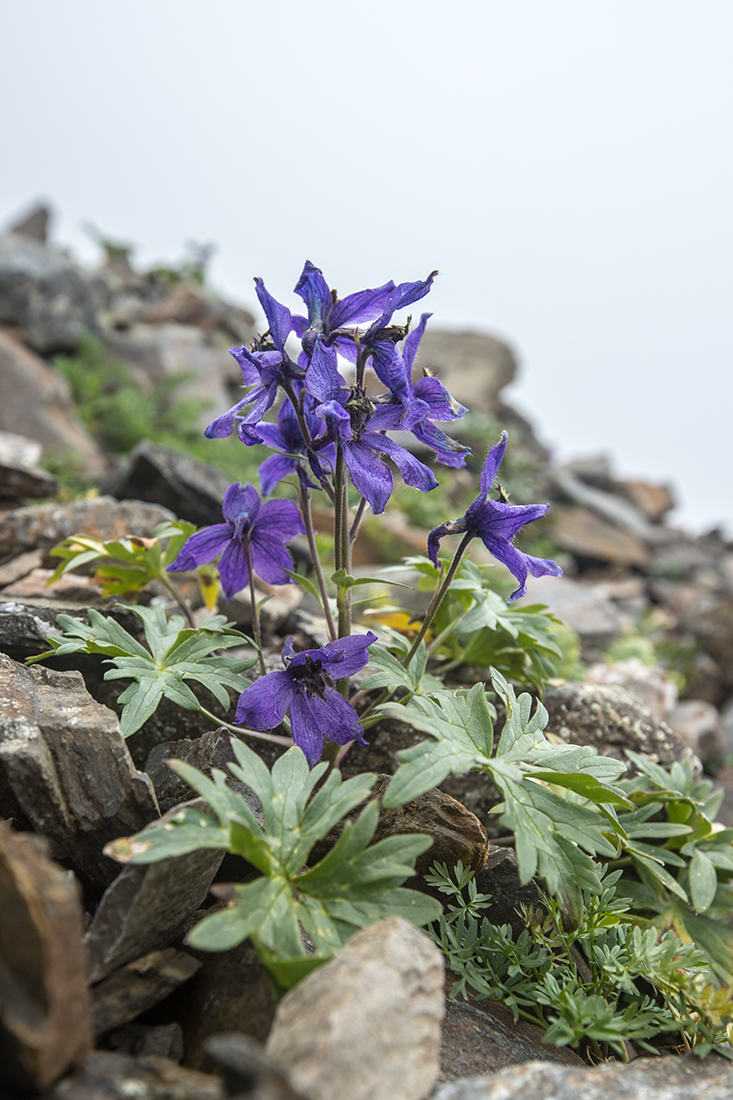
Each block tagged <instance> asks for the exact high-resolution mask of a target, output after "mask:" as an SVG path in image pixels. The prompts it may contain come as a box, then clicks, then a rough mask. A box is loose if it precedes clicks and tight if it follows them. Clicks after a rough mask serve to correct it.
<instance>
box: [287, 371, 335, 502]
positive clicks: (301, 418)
mask: <svg viewBox="0 0 733 1100" xmlns="http://www.w3.org/2000/svg"><path fill="white" fill-rule="evenodd" d="M283 389H284V390H285V393H286V395H287V397H288V398H289V399H290V404H291V405H292V406H293V408H294V409H295V415H296V416H297V418H298V427H299V428H300V434H301V435H302V436H303V440H304V442H305V448H306V451H307V452H308V456H309V457H310V458H312V459H314V462H317V458H318V456H317V455H316V452H315V451H314V450H313V446H312V442H311V437H310V432H309V431H308V425H307V423H306V420H305V414H304V412H303V406H302V405H301V404H300V402H299V401H298V395H297V394H296V392H295V390H294V389H293V385H292V382H286V383H283ZM317 468H318V467H317V465H316V469H317ZM314 472H315V471H314ZM318 480H319V481H320V483H321V488H322V489H323V491H324V493H325V494H326V496H327V497H328V498H329V500H330V501H331V503H332V504H333V502H334V492H333V489H332V488H331V486H330V485H329V484H328V481H327V480H326V479H325V478H323V479H321V478H320V477H319V478H318Z"/></svg>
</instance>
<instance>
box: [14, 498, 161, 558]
mask: <svg viewBox="0 0 733 1100" xmlns="http://www.w3.org/2000/svg"><path fill="white" fill-rule="evenodd" d="M170 519H175V516H174V515H173V514H172V512H169V511H168V509H167V508H161V507H160V506H159V505H153V504H144V503H141V502H140V501H135V500H114V499H113V498H112V497H104V496H102V497H95V498H94V499H92V500H76V501H73V502H71V503H69V504H58V503H53V504H35V505H28V506H27V507H25V508H14V509H13V510H12V511H11V512H6V513H5V514H4V515H0V564H2V563H4V562H6V561H8V560H11V559H12V558H15V557H16V556H17V555H18V554H21V553H24V552H25V551H29V550H40V551H41V552H42V554H43V562H42V564H43V565H44V566H46V567H48V566H50V567H51V568H52V569H53V568H55V567H56V566H57V565H58V558H54V557H51V556H50V554H49V551H50V550H52V549H53V547H54V546H56V545H57V544H58V543H60V542H63V540H64V539H68V538H69V537H70V536H71V535H87V536H89V537H90V538H97V539H102V540H104V541H107V540H110V539H121V538H125V536H127V535H137V536H138V537H139V538H150V537H151V536H152V534H153V531H154V530H155V528H156V527H157V526H158V524H159V523H164V522H166V521H167V520H170Z"/></svg>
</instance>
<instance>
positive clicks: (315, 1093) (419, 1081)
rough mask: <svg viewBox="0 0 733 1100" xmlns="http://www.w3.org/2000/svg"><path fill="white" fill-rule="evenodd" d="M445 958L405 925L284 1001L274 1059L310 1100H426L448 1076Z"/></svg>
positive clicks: (372, 936)
mask: <svg viewBox="0 0 733 1100" xmlns="http://www.w3.org/2000/svg"><path fill="white" fill-rule="evenodd" d="M443 984H444V974H443V957H442V955H441V953H440V952H439V950H438V948H437V947H436V946H435V944H434V943H433V942H432V941H431V940H430V939H428V937H427V936H426V935H425V934H424V933H423V932H420V931H419V930H418V929H416V928H414V927H413V926H412V925H411V924H408V923H407V921H404V920H402V919H401V918H399V917H393V918H391V919H390V920H386V921H381V922H380V923H378V924H374V925H372V926H371V927H370V928H367V929H365V930H364V931H362V932H358V933H357V934H356V935H355V936H353V937H352V939H350V940H349V941H348V943H347V944H346V946H345V947H344V948H343V949H342V950H341V952H340V953H339V955H338V956H337V957H336V958H335V959H333V960H331V961H330V962H328V963H326V964H324V965H323V966H321V967H319V968H318V969H317V970H314V971H312V972H311V973H310V974H309V975H308V976H307V977H306V978H304V979H303V981H301V982H300V983H299V984H298V985H297V986H296V987H295V988H294V989H291V990H290V991H289V992H288V993H286V994H285V996H284V997H283V999H282V1000H281V1001H280V1003H279V1005H278V1008H277V1013H276V1016H275V1023H274V1025H273V1028H272V1031H271V1032H270V1036H269V1038H268V1040H267V1045H266V1048H265V1049H266V1053H267V1055H268V1056H269V1057H270V1058H272V1059H273V1061H274V1062H276V1063H277V1064H278V1065H279V1066H280V1067H281V1068H282V1069H283V1070H284V1071H285V1072H286V1073H287V1074H288V1076H289V1078H290V1080H291V1082H292V1084H293V1085H294V1087H295V1088H296V1089H299V1090H300V1091H301V1092H303V1093H304V1094H305V1095H306V1096H309V1097H310V1098H311V1100H343V1097H347V1096H348V1097H349V1100H362V1098H363V1100H374V1098H375V1097H379V1098H380V1100H423V1098H424V1097H425V1096H426V1095H427V1093H428V1092H429V1091H430V1089H431V1087H432V1086H433V1084H434V1083H435V1080H436V1078H437V1076H438V1071H439V1057H440V1024H441V1020H442V1018H443V1014H444V1011H445V1005H444V994H443Z"/></svg>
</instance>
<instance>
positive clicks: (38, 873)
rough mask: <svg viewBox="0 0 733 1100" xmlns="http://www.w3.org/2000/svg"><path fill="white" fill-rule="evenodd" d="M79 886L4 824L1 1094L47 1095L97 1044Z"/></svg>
mask: <svg viewBox="0 0 733 1100" xmlns="http://www.w3.org/2000/svg"><path fill="white" fill-rule="evenodd" d="M83 928H84V923H83V914H82V908H81V902H80V899H79V892H78V889H77V884H76V882H75V881H74V880H73V878H71V877H70V876H69V875H68V874H67V873H66V872H65V871H64V870H63V869H62V868H61V867H59V866H57V865H56V864H54V863H52V862H51V860H49V859H48V857H47V856H46V854H45V846H44V844H43V842H42V841H41V840H40V839H39V838H38V837H34V836H30V835H28V834H24V833H14V832H13V831H12V830H11V829H10V827H9V826H8V825H5V824H2V823H0V930H1V934H0V1035H1V1039H0V1045H1V1046H2V1057H1V1058H0V1091H2V1094H3V1095H8V1093H7V1092H6V1091H5V1090H6V1089H8V1090H10V1089H11V1088H21V1089H44V1088H48V1086H49V1085H51V1084H53V1082H54V1081H55V1080H56V1079H57V1078H58V1077H60V1076H61V1074H62V1073H64V1072H66V1071H67V1070H68V1069H70V1068H71V1067H72V1066H74V1065H78V1064H79V1063H80V1062H81V1061H82V1059H83V1058H84V1057H85V1055H86V1054H87V1052H88V1050H89V1049H90V1048H91V1045H92V1032H91V1026H90V1002H89V994H88V990H87V979H86V953H85V951H84V946H83V943H82V932H83Z"/></svg>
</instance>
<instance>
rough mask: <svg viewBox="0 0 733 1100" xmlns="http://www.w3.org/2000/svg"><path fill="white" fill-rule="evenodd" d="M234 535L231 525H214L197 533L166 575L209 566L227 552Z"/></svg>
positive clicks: (186, 542)
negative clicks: (209, 563)
mask: <svg viewBox="0 0 733 1100" xmlns="http://www.w3.org/2000/svg"><path fill="white" fill-rule="evenodd" d="M232 535H233V529H232V526H231V524H229V523H214V524H213V525H212V526H211V527H204V528H203V530H201V531H196V533H195V534H193V535H191V537H190V538H188V539H186V541H185V542H184V544H183V546H182V547H181V549H180V550H179V551H178V556H177V557H176V560H175V561H174V562H171V564H170V565H169V566H168V568H167V569H166V573H187V572H188V570H189V569H196V568H197V566H199V565H206V564H208V562H210V561H213V560H214V558H218V557H219V554H221V553H223V551H224V550H226V548H227V546H228V545H229V544H230V542H231V541H232Z"/></svg>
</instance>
